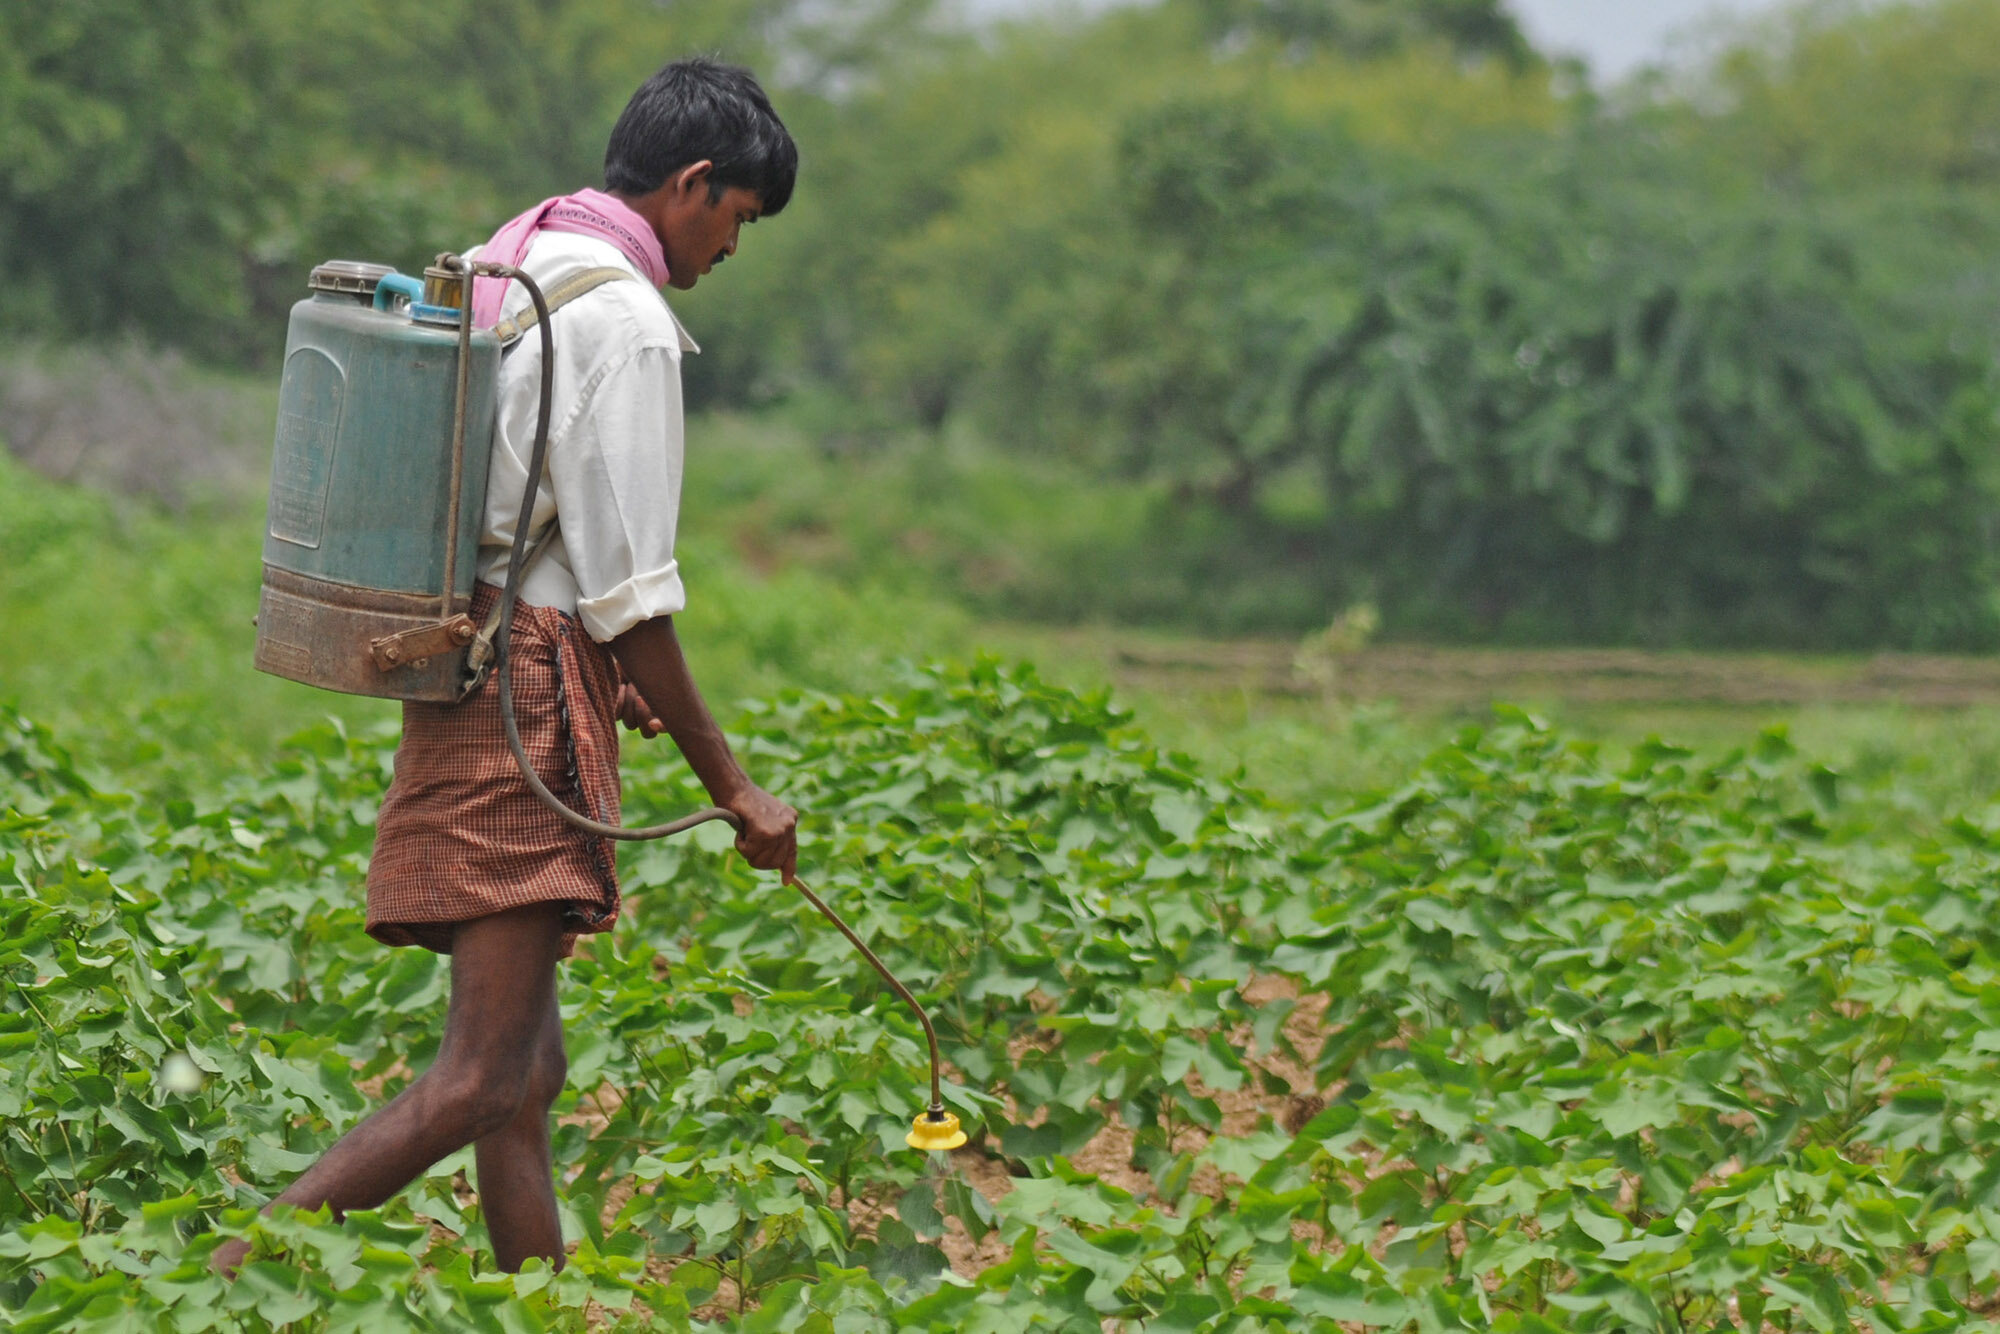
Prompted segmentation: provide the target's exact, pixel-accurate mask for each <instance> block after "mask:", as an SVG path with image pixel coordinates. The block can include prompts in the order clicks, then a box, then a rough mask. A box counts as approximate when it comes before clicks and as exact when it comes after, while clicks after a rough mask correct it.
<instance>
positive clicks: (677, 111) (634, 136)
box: [604, 56, 799, 215]
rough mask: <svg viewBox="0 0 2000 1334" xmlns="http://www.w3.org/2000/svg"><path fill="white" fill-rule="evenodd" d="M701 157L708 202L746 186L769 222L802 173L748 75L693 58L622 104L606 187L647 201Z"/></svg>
mask: <svg viewBox="0 0 2000 1334" xmlns="http://www.w3.org/2000/svg"><path fill="white" fill-rule="evenodd" d="M704 158H705V159H707V160H708V161H710V162H713V163H714V164H715V169H714V171H713V172H712V173H711V174H710V175H709V178H708V192H709V198H710V199H711V200H715V199H720V198H721V197H722V192H723V191H724V190H726V189H728V188H729V187H730V186H732V185H735V186H741V187H743V188H745V189H748V190H754V191H756V193H757V197H758V198H759V199H760V200H761V201H762V202H763V212H764V213H765V214H766V215H769V214H772V213H776V212H779V211H780V210H781V209H783V208H784V207H785V204H786V203H787V202H788V201H789V200H790V199H791V197H792V183H793V182H794V181H795V180H796V179H797V178H798V174H799V150H798V145H796V144H794V143H793V142H792V136H791V133H790V132H789V131H787V130H786V129H785V123H784V122H783V121H781V120H779V119H778V113H777V112H775V111H773V110H772V109H771V99H770V98H768V97H766V96H765V95H764V90H763V89H762V88H761V87H759V86H758V84H757V80H756V78H755V77H754V76H753V75H752V74H751V73H750V71H749V70H747V69H744V68H742V67H741V66H739V65H725V64H723V63H721V62H720V61H715V60H708V59H705V58H703V57H700V56H696V57H692V58H690V59H687V60H676V61H674V62H672V63H671V64H668V65H663V66H661V68H660V71H659V72H658V73H657V74H655V75H653V77H652V78H650V79H648V80H646V81H645V82H644V83H642V84H640V85H639V91H638V92H636V93H633V94H632V100H631V101H629V102H627V103H626V104H625V110H624V111H623V112H622V113H621V114H620V115H619V117H618V123H617V124H616V125H615V126H613V127H612V129H611V142H610V143H609V144H607V145H606V146H605V149H604V188H605V189H607V190H618V191H623V192H624V193H626V194H645V193H647V192H648V191H651V190H656V189H658V188H659V187H660V185H661V183H662V182H664V181H665V180H666V179H667V178H668V177H669V176H671V175H673V174H674V173H675V172H676V171H679V170H680V169H681V168H682V167H685V166H687V165H688V164H689V163H691V162H700V161H702V160H703V159H704Z"/></svg>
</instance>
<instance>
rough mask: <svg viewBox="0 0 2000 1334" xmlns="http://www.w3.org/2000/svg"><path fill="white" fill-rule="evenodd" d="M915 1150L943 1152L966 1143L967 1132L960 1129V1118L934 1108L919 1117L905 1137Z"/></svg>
mask: <svg viewBox="0 0 2000 1334" xmlns="http://www.w3.org/2000/svg"><path fill="white" fill-rule="evenodd" d="M905 1138H906V1139H908V1141H909V1144H910V1147H911V1148H913V1149H928V1150H931V1151H934V1152H935V1151H941V1150H944V1149H955V1148H957V1147H958V1146H959V1145H961V1144H963V1143H965V1132H964V1131H963V1130H960V1129H959V1128H958V1118H957V1117H956V1116H953V1115H952V1114H951V1113H950V1112H947V1111H946V1110H945V1109H944V1108H942V1107H933V1108H931V1109H930V1110H929V1111H927V1112H925V1113H924V1114H923V1115H921V1116H919V1117H918V1118H917V1120H916V1124H914V1125H912V1126H911V1127H910V1133H909V1134H908V1135H907V1136H905Z"/></svg>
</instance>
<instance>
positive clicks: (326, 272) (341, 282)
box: [306, 259, 396, 297]
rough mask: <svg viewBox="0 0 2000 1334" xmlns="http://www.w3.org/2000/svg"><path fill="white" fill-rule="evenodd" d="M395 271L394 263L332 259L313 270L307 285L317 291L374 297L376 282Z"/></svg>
mask: <svg viewBox="0 0 2000 1334" xmlns="http://www.w3.org/2000/svg"><path fill="white" fill-rule="evenodd" d="M395 271H396V267H395V265H393V264H370V263H368V262H367V261H365V260H359V259H330V260H328V261H327V262H326V263H324V264H322V265H320V266H319V267H318V268H316V269H314V270H313V271H312V277H310V278H308V279H306V286H307V287H309V288H311V289H312V290H313V291H315V292H345V293H347V294H349V295H351V296H362V297H373V296H374V295H375V284H377V283H379V282H381V281H382V279H383V278H384V277H385V276H386V275H388V274H391V273H394V272H395Z"/></svg>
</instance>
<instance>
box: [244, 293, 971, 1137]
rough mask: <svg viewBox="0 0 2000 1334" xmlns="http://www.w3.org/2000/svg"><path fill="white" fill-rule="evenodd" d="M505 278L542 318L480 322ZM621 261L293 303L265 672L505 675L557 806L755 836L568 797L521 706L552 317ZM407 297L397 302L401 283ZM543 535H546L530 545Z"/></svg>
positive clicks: (386, 693)
mask: <svg viewBox="0 0 2000 1334" xmlns="http://www.w3.org/2000/svg"><path fill="white" fill-rule="evenodd" d="M475 275H477V276H478V277H482V278H511V279H514V280H515V281H517V282H519V283H520V284H521V285H522V287H523V288H525V289H526V290H527V293H528V296H529V299H530V300H531V301H532V302H533V304H534V314H533V316H532V317H530V316H527V315H525V314H524V315H523V316H522V317H520V318H519V319H513V320H502V321H501V323H500V325H499V326H498V327H497V328H496V329H491V330H488V329H478V330H475V329H474V328H473V327H472V321H471V319H470V318H469V314H468V312H469V310H470V306H471V302H470V300H469V297H470V290H469V289H470V287H471V279H472V278H473V276H475ZM630 277H631V275H630V274H629V273H627V272H626V271H625V270H623V269H615V268H606V269H591V270H586V271H584V272H582V273H580V274H577V275H575V276H573V277H571V278H569V279H567V280H565V281H564V282H562V283H560V284H558V285H556V286H555V287H554V288H553V289H552V290H551V292H550V293H549V294H548V295H547V296H545V295H544V294H543V292H542V289H541V287H540V286H539V285H538V284H537V283H536V282H535V280H534V279H533V278H531V277H529V276H528V275H527V274H526V273H523V272H522V271H521V270H520V269H518V268H515V267H513V266H512V265H507V264H495V263H490V262H487V261H483V260H468V259H465V258H463V257H461V256H458V255H452V254H444V255H439V256H438V258H437V263H436V264H434V265H432V266H431V267H430V268H427V269H425V270H424V276H423V280H422V281H421V282H419V281H418V280H417V279H415V278H413V277H410V276H409V275H407V274H401V273H397V272H396V271H395V270H394V269H392V268H390V267H389V266H387V265H383V264H361V263H355V262H353V261H349V260H334V261H331V262H329V263H326V264H322V265H320V266H319V267H318V268H316V269H314V270H313V271H312V276H311V278H310V279H309V280H308V287H309V288H310V289H311V291H312V295H311V296H309V297H308V298H306V299H305V300H304V301H301V302H299V303H298V304H297V305H295V306H293V307H292V314H291V322H290V326H289V328H288V330H287V334H286V339H285V371H284V378H283V381H282V383H281V384H280V387H279V390H278V431H277V439H276V443H275V445H274V447H273V451H272V458H271V502H270V511H269V522H268V524H267V525H266V530H265V535H264V588H263V594H262V597H261V598H260V600H259V604H258V611H257V655H256V665H257V667H258V669H259V670H261V671H266V672H270V673H272V674H274V675H277V676H282V677H285V678H287V679H289V680H293V681H299V682H303V683H304V684H306V685H312V686H320V687H322V688H324V689H328V690H339V691H343V692H345V693H348V694H357V695H377V696H382V697H385V698H389V699H404V700H428V701H435V702H445V703H453V702H456V701H458V700H461V699H463V698H465V697H466V696H467V695H469V694H471V693H472V691H474V690H475V689H477V688H478V687H479V686H480V684H481V683H482V682H483V681H484V679H485V674H486V671H487V669H488V667H489V666H490V667H492V668H493V670H494V671H495V673H496V675H497V676H498V678H499V679H498V681H497V682H496V685H497V687H498V689H499V692H500V717H501V721H502V724H503V726H504V729H505V731H506V736H507V748H508V749H509V750H510V751H512V752H513V755H514V761H515V763H516V764H518V765H519V766H520V769H521V776H522V777H523V778H524V779H526V780H527V784H528V787H529V789H530V790H531V791H533V792H534V794H535V796H536V797H537V798H539V799H540V800H541V801H542V803H543V804H545V805H546V806H548V807H549V809H551V810H553V811H554V812H556V814H558V815H560V816H562V818H563V819H565V820H567V821H569V823H571V824H572V825H575V826H576V827H577V828H578V829H582V830H584V831H586V832H587V833H591V834H595V835H597V836H598V837H600V838H612V839H623V840H635V839H655V838H666V837H668V836H670V835H673V834H679V833H683V832H685V831H687V830H689V829H692V828H694V827H695V826H696V825H700V824H706V823H707V822H709V821H710V820H721V821H723V822H725V823H727V824H729V825H730V826H732V827H734V828H735V829H736V830H737V832H739V833H740V832H742V822H741V821H740V820H739V819H738V818H737V817H736V815H735V814H734V813H733V812H730V811H727V810H724V809H723V808H721V807H719V806H708V807H704V808H703V809H701V810H698V811H694V812H692V813H691V814H688V815H684V816H682V817H681V818H680V819H678V820H671V821H668V822H667V823H665V824H658V825H649V826H647V827H644V828H631V829H628V828H625V827H623V826H620V825H612V824H604V823H602V822H600V821H597V820H593V819H591V818H590V817H588V816H586V815H583V814H581V813H579V812H577V811H574V810H571V809H570V808H569V806H568V805H567V804H566V803H564V802H563V800H562V799H561V798H559V797H557V796H556V795H555V793H553V792H551V791H550V790H549V788H548V786H547V785H546V784H545V783H543V782H542V780H541V777H540V775H538V774H536V772H535V770H534V766H533V765H531V764H530V763H529V762H528V756H527V752H526V751H525V750H524V749H523V748H522V746H521V733H520V728H519V727H518V725H517V724H516V723H515V720H514V700H513V691H512V688H511V687H512V679H511V675H510V672H509V668H510V666H511V663H510V661H509V654H508V647H509V643H510V636H511V632H512V629H513V618H514V605H515V602H516V601H517V600H518V598H519V595H520V588H521V577H522V575H523V573H524V572H525V571H526V569H527V567H528V566H529V565H530V564H532V563H533V561H534V560H535V559H536V558H537V557H539V556H540V554H541V552H542V551H543V550H544V549H545V548H546V546H547V544H548V541H549V539H550V538H551V537H552V536H553V534H554V526H553V525H551V526H550V527H549V528H548V529H547V530H546V531H544V532H543V533H542V534H540V535H539V537H538V538H537V539H536V540H535V541H534V542H533V543H532V544H531V543H530V541H529V537H528V527H529V524H530V521H531V520H532V519H533V516H534V507H535V492H536V489H537V487H538V485H539V483H540V480H541V476H542V469H543V467H544V465H545V464H546V462H547V459H548V448H549V413H550V402H551V398H552V396H553V393H554V382H555V358H554V342H553V335H552V333H551V332H550V328H549V317H550V316H551V315H552V314H553V313H554V312H555V311H556V310H557V309H559V308H560V307H561V306H562V305H564V304H565V303H567V302H569V301H572V300H574V299H576V298H577V297H579V296H582V295H583V294H584V293H585V292H588V291H591V290H593V289H594V288H596V287H597V286H599V285H601V284H602V283H605V282H608V281H615V280H618V279H624V278H630ZM398 296H400V297H403V298H404V299H405V302H406V304H405V305H403V306H401V307H398V306H396V305H395V298H396V297H398ZM536 326H539V327H540V330H541V340H542V374H541V404H540V416H539V417H538V418H537V420H536V424H535V443H534V449H533V452H532V456H531V458H530V460H529V463H528V482H527V487H526V490H525V491H524V493H523V494H522V497H521V514H520V521H519V522H518V523H516V524H515V526H514V544H513V549H512V551H511V552H510V553H509V555H508V559H507V582H506V584H505V586H504V587H503V589H502V591H501V595H500V601H499V605H498V606H497V607H496V608H495V609H494V611H493V613H492V614H491V615H490V616H489V617H488V618H487V621H486V623H485V624H484V625H483V626H480V625H475V624H474V622H473V620H472V618H471V616H470V615H469V614H468V609H469V608H470V607H471V604H472V592H473V577H474V565H475V558H476V556H477V553H478V548H479V532H480V528H481V524H482V518H483V516H484V513H485V506H486V470H487V462H488V460H489V458H490V456H491V453H492V447H493V426H494V420H495V417H496V415H497V412H498V407H499V398H500V360H501V356H502V354H503V353H504V352H505V350H506V349H507V348H508V347H511V346H512V345H513V344H514V343H515V342H516V341H518V340H519V339H520V338H521V337H522V336H523V335H525V334H526V333H527V332H528V330H529V329H531V328H534V327H536ZM531 546H532V550H531ZM792 887H793V888H794V889H796V890H798V892H799V893H800V894H801V895H803V896H804V897H805V899H806V901H807V902H808V903H810V904H812V906H813V907H814V908H816V909H818V910H819V912H820V913H821V914H822V915H823V916H824V917H825V918H826V919H827V920H828V921H829V922H832V923H833V925H834V926H835V927H836V928H838V929H839V931H840V933H841V934H842V935H843V936H845V937H847V939H848V942H849V943H850V944H852V945H853V946H854V948H855V949H857V950H859V951H860V952H861V955H862V957H863V958H865V959H867V960H868V962H869V964H870V965H872V966H873V967H874V969H875V971H876V972H877V973H879V974H881V976H882V980H883V981H884V982H886V983H888V984H889V989H890V990H892V991H894V992H895V993H896V995H897V996H899V997H901V998H902V1000H903V1002H904V1004H906V1005H908V1006H909V1007H910V1009H911V1010H912V1011H913V1012H914V1013H915V1014H916V1016H917V1020H918V1022H919V1023H921V1024H922V1025H923V1029H924V1038H925V1041H926V1042H927V1043H928V1044H929V1047H930V1072H931V1105H930V1107H929V1109H928V1110H926V1111H925V1112H923V1113H922V1114H921V1115H919V1116H918V1117H917V1118H916V1122H915V1124H914V1125H913V1126H912V1128H911V1130H910V1133H909V1135H908V1137H907V1138H908V1142H909V1144H910V1147H912V1148H916V1149H955V1148H957V1147H958V1146H959V1145H961V1144H963V1143H965V1133H964V1131H962V1130H961V1129H960V1128H959V1124H958V1118H957V1117H956V1116H954V1115H953V1114H952V1113H950V1112H948V1111H946V1110H945V1108H944V1097H943V1094H942V1092H941V1090H940V1064H939V1060H938V1043H937V1030H936V1029H934V1028H933V1027H932V1026H931V1020H930V1016H929V1015H928V1014H926V1013H925V1012H924V1007H923V1006H922V1005H919V1004H918V1003H917V998H916V997H915V996H914V995H912V994H911V993H910V989H909V988H908V987H906V986H904V985H903V983H902V982H901V981H900V980H899V979H898V978H897V977H896V975H895V974H894V973H892V972H890V971H889V967H888V965H887V964H885V963H883V962H882V960H881V959H880V958H878V957H877V956H876V954H875V951H873V950H871V949H869V948H868V945H867V943H866V942H864V941H863V940H862V939H861V937H860V936H858V935H856V934H855V933H854V929H853V928H852V927H850V926H848V924H847V923H846V922H845V921H843V920H841V917H840V914H838V913H836V912H835V911H834V910H833V909H832V908H830V907H828V906H827V904H826V902H825V901H824V900H823V899H821V898H820V897H819V896H818V895H817V894H815V893H813V891H812V890H811V889H810V888H808V887H807V886H806V884H805V882H803V881H801V880H798V879H797V878H794V879H793V882H792Z"/></svg>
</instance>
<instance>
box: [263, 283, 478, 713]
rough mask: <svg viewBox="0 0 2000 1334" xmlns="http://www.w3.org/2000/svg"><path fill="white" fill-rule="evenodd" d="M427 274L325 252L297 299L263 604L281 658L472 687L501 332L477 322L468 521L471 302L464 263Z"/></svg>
mask: <svg viewBox="0 0 2000 1334" xmlns="http://www.w3.org/2000/svg"><path fill="white" fill-rule="evenodd" d="M427 277H428V278H429V279H430V283H429V285H428V287H426V286H425V285H420V284H419V283H418V282H417V281H416V280H415V279H413V278H410V277H406V276H405V275H402V274H397V273H395V272H394V271H393V270H390V269H387V268H386V267H385V266H382V265H368V264H356V263H352V262H348V261H336V262H333V263H329V264H322V265H321V266H320V267H319V268H317V269H315V270H313V275H312V279H311V289H312V295H311V296H309V297H308V298H307V299H305V300H304V301H301V302H299V303H298V304H297V305H296V306H294V307H292V314H291V325H290V329H289V332H288V334H287V337H286V340H285V366H284V378H283V381H282V384H281V386H280V388H279V396H278V427H277V437H276V441H275V443H274V445H273V448H272V456H271V500H270V509H269V513H268V521H267V523H266V525H265V533H264V590H263V596H262V598H261V600H260V603H259V608H258V619H257V629H258V636H257V657H256V664H257V666H258V667H259V668H260V669H262V670H264V671H268V672H273V673H275V674H277V675H280V676H285V677H289V678H290V679H292V680H295V681H303V682H305V683H307V684H309V685H317V686H324V687H328V688H330V689H334V690H343V691H348V692H350V693H356V694H367V695H384V696H390V697H394V698H400V699H455V698H456V697H457V692H458V684H459V673H460V669H461V664H462V660H463V653H462V651H461V650H462V649H463V641H464V640H465V639H469V638H470V635H469V633H467V632H466V631H465V630H464V625H465V622H464V620H463V617H464V613H465V611H466V608H467V606H468V605H469V604H470V601H471V597H472V589H473V579H474V572H475V571H474V566H475V561H476V557H477V554H478V546H479V532H480V527H481V524H482V522H483V519H484V516H485V501H486V471H487V463H488V460H489V458H490V455H491V452H492V440H493V420H494V413H495V407H496V403H497V400H498V386H499V366H500V345H499V342H498V340H497V339H496V338H495V337H494V336H493V334H492V333H491V332H489V331H484V330H482V331H479V332H476V333H474V334H473V336H472V344H471V357H472V371H471V376H470V380H469V382H468V385H467V402H466V430H465V446H464V454H463V461H462V466H461V468H460V472H459V486H458V502H459V503H458V510H457V520H458V522H457V529H456V531H455V532H453V531H450V523H451V513H452V507H451V491H452V486H451V479H452V424H453V411H454V405H455V399H456V395H457V381H458V355H459V329H458V318H459V311H458V309H457V308H456V307H457V305H458V304H460V303H459V302H458V298H457V294H456V279H455V276H454V275H450V274H444V273H441V272H436V271H434V272H433V273H432V274H430V275H427ZM441 278H442V279H446V280H449V281H445V282H441V281H440V279H441ZM397 295H401V296H405V297H408V298H409V304H408V305H407V306H399V305H397V304H396V303H395V301H394V300H393V298H394V297H395V296H397ZM447 299H448V300H449V301H451V302H452V303H453V304H452V305H450V306H446V305H442V304H438V305H433V304H427V300H447ZM454 544H455V546H456V548H457V555H456V560H455V562H453V563H452V571H451V572H452V581H451V582H452V587H451V589H450V590H449V592H448V593H447V590H446V589H445V586H444V585H445V579H446V567H447V553H448V551H449V550H450V549H451V547H452V546H453V545H454Z"/></svg>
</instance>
